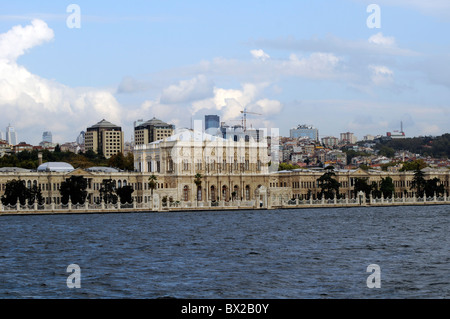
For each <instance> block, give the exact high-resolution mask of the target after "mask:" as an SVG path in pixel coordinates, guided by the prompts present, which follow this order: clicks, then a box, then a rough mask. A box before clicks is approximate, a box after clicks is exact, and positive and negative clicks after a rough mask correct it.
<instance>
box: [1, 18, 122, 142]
mask: <svg viewBox="0 0 450 319" xmlns="http://www.w3.org/2000/svg"><path fill="white" fill-rule="evenodd" d="M53 37H54V34H53V31H52V30H51V29H50V28H49V27H48V26H47V24H46V23H45V22H44V21H41V20H33V21H32V23H31V24H30V25H27V26H25V27H22V26H16V27H13V28H12V29H11V30H10V31H8V32H6V33H3V34H1V35H0V48H1V49H0V113H1V114H2V118H1V119H2V120H3V121H4V122H3V125H5V123H9V122H11V124H12V125H13V126H15V127H16V130H17V131H18V132H19V134H20V136H34V139H33V140H27V142H29V143H33V144H37V143H39V142H40V137H41V134H42V131H44V130H52V131H53V133H54V135H55V136H64V137H65V139H66V140H63V141H57V142H66V141H73V140H75V138H76V136H77V134H78V133H79V131H80V130H81V129H86V127H88V126H91V125H93V124H95V123H97V122H98V121H100V120H101V119H102V118H105V119H108V120H110V121H112V122H114V123H115V124H120V121H121V108H120V105H119V103H118V102H117V101H116V99H115V97H114V96H113V95H112V93H111V92H109V91H107V90H98V89H93V88H71V87H68V86H65V85H62V84H60V83H57V82H55V81H51V80H47V79H44V78H41V77H39V76H38V75H35V74H32V73H31V72H29V71H28V70H27V69H26V68H25V67H23V66H21V65H19V64H17V62H16V60H17V58H18V57H19V56H21V55H23V54H24V53H26V52H27V51H28V50H29V49H31V48H33V47H35V46H38V45H41V44H44V43H46V42H48V41H51V40H52V39H53ZM89 121H90V122H89Z"/></svg>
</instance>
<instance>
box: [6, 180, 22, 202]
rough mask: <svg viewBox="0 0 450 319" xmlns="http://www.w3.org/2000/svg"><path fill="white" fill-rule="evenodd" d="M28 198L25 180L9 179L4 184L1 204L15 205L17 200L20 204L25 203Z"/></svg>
mask: <svg viewBox="0 0 450 319" xmlns="http://www.w3.org/2000/svg"><path fill="white" fill-rule="evenodd" d="M28 199H29V190H28V188H27V187H26V186H25V181H22V180H15V179H13V180H11V181H8V182H7V183H6V185H5V194H3V196H2V203H3V205H16V204H17V200H19V202H20V204H21V205H25V204H26V203H27V200H28Z"/></svg>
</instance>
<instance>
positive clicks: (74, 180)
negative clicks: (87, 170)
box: [59, 176, 87, 205]
mask: <svg viewBox="0 0 450 319" xmlns="http://www.w3.org/2000/svg"><path fill="white" fill-rule="evenodd" d="M86 188H87V179H86V178H84V177H83V176H71V177H70V178H67V179H66V180H65V181H64V182H62V183H61V186H60V188H59V193H60V194H61V197H62V198H61V202H62V203H63V204H64V205H67V204H68V203H69V198H70V200H71V202H72V204H83V203H84V202H85V201H86V196H87V191H86Z"/></svg>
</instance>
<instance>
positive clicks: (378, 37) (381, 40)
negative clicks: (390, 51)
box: [369, 32, 395, 47]
mask: <svg viewBox="0 0 450 319" xmlns="http://www.w3.org/2000/svg"><path fill="white" fill-rule="evenodd" d="M369 43H371V44H375V45H382V46H387V47H392V46H394V45H395V38H394V37H385V36H383V33H381V32H378V33H377V34H374V35H373V36H371V37H370V38H369Z"/></svg>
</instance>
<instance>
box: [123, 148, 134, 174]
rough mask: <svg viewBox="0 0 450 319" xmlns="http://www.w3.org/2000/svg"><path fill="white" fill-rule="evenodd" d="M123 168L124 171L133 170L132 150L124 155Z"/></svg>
mask: <svg viewBox="0 0 450 319" xmlns="http://www.w3.org/2000/svg"><path fill="white" fill-rule="evenodd" d="M124 170H126V171H130V172H132V171H134V155H133V152H129V153H128V154H127V156H125V164H124Z"/></svg>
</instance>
